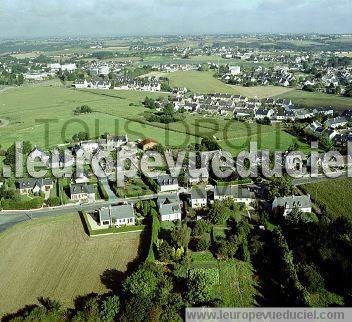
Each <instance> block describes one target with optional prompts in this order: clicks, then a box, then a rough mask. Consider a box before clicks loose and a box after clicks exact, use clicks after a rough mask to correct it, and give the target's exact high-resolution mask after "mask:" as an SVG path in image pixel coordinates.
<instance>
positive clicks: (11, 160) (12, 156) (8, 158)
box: [4, 141, 33, 166]
mask: <svg viewBox="0 0 352 322" xmlns="http://www.w3.org/2000/svg"><path fill="white" fill-rule="evenodd" d="M32 150H33V147H32V144H31V143H30V142H29V141H24V142H23V150H22V151H23V154H24V155H28V154H30V153H31V152H32ZM15 163H16V145H15V143H14V144H12V145H11V146H10V147H9V148H8V149H7V151H6V154H5V159H4V164H6V165H10V166H14V165H15Z"/></svg>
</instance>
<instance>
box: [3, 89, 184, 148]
mask: <svg viewBox="0 0 352 322" xmlns="http://www.w3.org/2000/svg"><path fill="white" fill-rule="evenodd" d="M146 95H148V96H150V97H158V96H160V94H152V93H148V94H146V93H142V92H117V91H109V92H108V91H77V90H73V89H67V88H57V87H27V88H19V89H16V90H11V91H8V92H5V93H1V97H0V98H1V100H0V118H1V119H7V120H9V124H8V126H6V127H3V128H1V130H0V131H1V139H2V142H1V143H2V146H4V147H6V146H9V145H11V144H13V143H14V142H15V141H18V140H21V141H22V140H30V141H31V142H32V143H33V144H38V145H41V146H45V145H46V144H45V143H46V140H47V142H48V145H49V146H54V145H56V144H59V143H63V142H65V141H66V140H70V139H71V137H72V135H73V134H75V133H77V132H80V131H86V132H88V133H89V135H90V137H95V136H98V135H100V134H103V133H105V132H111V133H117V134H124V133H129V137H130V138H131V139H132V140H136V139H138V138H146V137H152V138H155V139H157V140H158V141H159V142H160V143H161V144H165V141H164V139H165V137H166V135H165V130H163V129H161V128H159V127H155V126H151V125H147V124H144V123H139V122H133V121H130V119H133V118H137V117H138V116H139V115H141V114H142V113H143V112H144V111H145V108H144V107H143V105H142V101H143V100H144V98H145V96H146ZM83 104H86V105H89V106H90V107H91V108H92V109H93V111H94V112H93V113H91V114H87V115H80V116H75V115H74V113H73V111H74V109H75V108H76V107H77V106H80V105H83ZM48 119H49V120H51V121H50V127H49V131H48V133H46V132H45V125H44V124H43V122H44V121H45V120H48ZM82 121H83V122H82ZM169 139H170V141H169V142H168V143H169V145H175V146H178V142H179V141H180V139H184V137H183V135H182V134H178V137H175V136H170V137H169Z"/></svg>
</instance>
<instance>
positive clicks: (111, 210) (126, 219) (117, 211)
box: [99, 205, 136, 227]
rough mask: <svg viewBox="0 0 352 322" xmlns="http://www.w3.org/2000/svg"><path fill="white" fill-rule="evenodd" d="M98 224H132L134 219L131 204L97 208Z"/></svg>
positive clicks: (114, 225) (115, 225)
mask: <svg viewBox="0 0 352 322" xmlns="http://www.w3.org/2000/svg"><path fill="white" fill-rule="evenodd" d="M99 223H100V226H105V227H121V226H134V225H135V224H136V219H135V215H134V208H133V205H120V206H109V207H103V208H101V209H100V210H99Z"/></svg>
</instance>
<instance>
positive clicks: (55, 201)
mask: <svg viewBox="0 0 352 322" xmlns="http://www.w3.org/2000/svg"><path fill="white" fill-rule="evenodd" d="M46 204H47V205H48V206H49V207H57V206H60V204H61V202H60V198H59V197H56V196H54V197H49V198H48V199H47V200H46Z"/></svg>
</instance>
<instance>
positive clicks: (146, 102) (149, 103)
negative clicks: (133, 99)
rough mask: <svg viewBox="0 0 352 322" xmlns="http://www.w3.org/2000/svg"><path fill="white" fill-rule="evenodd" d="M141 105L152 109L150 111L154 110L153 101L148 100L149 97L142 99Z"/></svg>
mask: <svg viewBox="0 0 352 322" xmlns="http://www.w3.org/2000/svg"><path fill="white" fill-rule="evenodd" d="M143 105H144V106H145V107H146V108H149V109H152V110H154V109H156V103H155V100H154V99H152V98H150V97H148V96H147V97H146V98H145V99H144V102H143Z"/></svg>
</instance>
